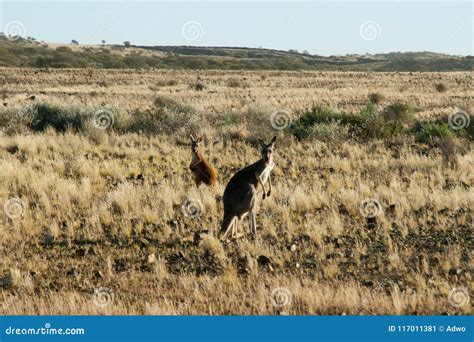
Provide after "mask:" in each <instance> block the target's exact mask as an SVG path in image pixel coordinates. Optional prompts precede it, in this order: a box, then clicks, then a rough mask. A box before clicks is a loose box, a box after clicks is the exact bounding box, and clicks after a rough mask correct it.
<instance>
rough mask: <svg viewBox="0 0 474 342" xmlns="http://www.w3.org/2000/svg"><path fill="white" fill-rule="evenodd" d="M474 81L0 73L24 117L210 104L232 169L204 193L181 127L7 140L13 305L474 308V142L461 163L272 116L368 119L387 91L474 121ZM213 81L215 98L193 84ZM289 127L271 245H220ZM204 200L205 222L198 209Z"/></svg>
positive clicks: (209, 133) (8, 296)
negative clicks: (308, 132)
mask: <svg viewBox="0 0 474 342" xmlns="http://www.w3.org/2000/svg"><path fill="white" fill-rule="evenodd" d="M472 76H473V74H472V73H467V72H466V73H463V72H456V73H363V72H276V71H268V72H263V71H262V72H246V71H202V72H200V73H199V74H198V73H197V72H193V71H184V70H176V71H171V70H167V71H165V70H94V69H88V70H37V69H7V68H4V69H0V86H1V88H0V96H1V97H2V102H3V106H4V108H6V109H15V110H17V109H18V110H20V109H21V108H24V107H26V106H29V105H31V104H32V103H37V102H48V103H51V104H57V105H60V106H65V107H68V108H72V107H81V108H82V107H85V108H92V109H94V110H95V109H98V108H110V109H113V110H114V113H119V115H122V116H127V115H128V116H132V115H134V113H135V112H136V111H148V110H151V109H152V108H153V106H154V104H153V103H154V99H155V98H156V97H157V96H166V97H168V98H172V99H174V100H176V101H179V102H180V103H183V104H186V105H189V106H192V107H193V108H195V109H196V111H197V112H198V113H199V123H200V124H199V125H198V126H199V132H197V133H200V134H203V135H204V136H205V141H206V146H205V150H204V153H205V155H206V156H207V158H208V160H209V161H210V162H211V164H212V165H213V166H214V167H215V169H216V170H217V173H218V185H217V186H216V187H215V188H212V189H211V188H207V187H205V186H201V187H199V188H196V186H195V185H194V182H193V178H192V174H191V172H190V170H189V168H188V166H189V163H190V161H191V150H190V147H189V139H188V136H187V127H179V125H177V126H175V130H174V131H166V132H162V133H160V134H153V135H146V134H140V133H120V132H117V131H114V130H113V127H112V129H109V130H98V129H95V128H94V127H90V129H88V130H87V131H85V132H74V131H67V132H65V133H59V132H56V131H54V130H53V129H48V130H46V131H44V132H39V133H38V132H36V133H32V132H20V133H16V134H4V135H2V136H0V160H1V165H2V167H1V168H0V204H1V205H2V207H1V208H3V209H4V210H3V211H1V212H0V257H1V258H0V310H1V313H2V314H14V315H17V314H30V315H31V314H55V315H59V314H66V315H67V314H86V315H88V314H107V315H109V314H147V315H148V314H165V315H174V314H180V315H188V314H204V315H224V314H226V315H233V314H238V315H240V314H252V315H254V314H255V315H262V314H270V315H273V314H290V315H293V314H298V315H300V314H303V315H306V314H338V315H339V314H453V315H457V314H469V313H472V306H471V303H470V298H469V296H470V293H471V291H472V281H473V279H472V268H473V245H474V244H473V242H474V239H473V231H472V226H473V225H472V208H473V192H472V185H473V180H474V178H473V175H472V170H473V161H474V153H473V152H472V146H471V144H472V142H471V141H468V140H462V141H458V144H460V145H462V148H461V150H463V151H464V152H463V153H459V154H457V155H456V163H454V164H450V163H446V162H445V161H444V159H443V155H442V153H441V151H440V150H439V149H436V148H429V147H427V146H423V145H422V144H417V143H414V142H413V141H410V140H404V139H398V140H397V141H394V142H388V141H383V140H370V141H357V140H350V139H347V140H346V139H328V140H327V141H324V139H322V140H321V139H319V140H318V139H315V140H303V141H298V140H296V139H295V138H294V137H293V136H291V135H290V134H288V133H287V132H286V131H285V130H275V129H274V128H273V127H272V125H271V123H270V116H271V113H272V112H274V111H275V110H280V111H281V110H284V111H285V112H286V113H288V115H290V116H294V117H296V116H297V115H298V113H301V112H302V111H304V110H305V109H307V108H309V107H311V106H312V105H314V104H323V105H326V106H330V107H333V108H338V109H341V110H344V111H348V112H351V111H357V110H359V109H360V108H362V107H364V105H365V104H366V103H367V98H368V96H369V94H370V93H373V92H378V93H380V94H383V96H384V98H385V99H384V100H383V102H382V104H380V105H379V106H384V103H390V102H392V101H396V100H402V101H407V102H409V103H411V104H412V105H413V106H414V107H415V108H416V116H417V117H418V118H430V117H434V116H438V115H448V114H450V113H452V112H453V111H455V110H456V108H463V109H464V110H466V111H470V112H471V113H472V109H473V108H474V107H473V104H474V102H473V99H474V92H473V89H472ZM198 77H199V79H200V80H201V82H202V83H204V84H205V86H206V87H205V89H204V90H202V91H197V90H194V89H192V88H190V86H189V84H190V83H193V82H195V81H196V79H197V78H198ZM170 80H171V81H170ZM230 80H233V81H230ZM438 82H443V83H444V84H445V85H446V87H447V89H446V91H444V92H438V91H436V89H435V84H436V83H438ZM33 95H34V96H35V98H34V100H32V99H29V98H30V97H31V96H33ZM228 118H231V120H230V122H228V121H226V120H227V119H228ZM211 119H212V120H211ZM471 124H472V123H471ZM273 135H276V136H277V144H276V156H275V162H276V164H277V165H276V167H275V169H274V170H273V173H272V180H273V191H272V195H271V197H269V198H267V199H265V200H263V201H260V203H259V207H260V210H259V212H258V214H257V232H258V238H257V239H256V240H255V241H253V240H251V239H249V238H248V237H247V235H244V237H242V238H240V239H237V240H229V241H225V242H222V241H219V240H218V239H217V231H218V228H219V225H220V222H221V219H222V211H223V208H222V203H221V201H220V198H221V196H222V194H223V191H224V188H225V185H226V182H227V181H228V180H229V179H230V177H231V176H232V175H233V174H234V173H235V172H236V171H237V170H239V169H240V168H242V167H244V166H245V165H248V164H250V163H253V162H254V161H256V160H258V159H259V151H258V149H257V144H255V139H256V138H257V137H261V138H263V139H264V140H266V141H267V142H268V141H269V139H270V138H271V137H272V136H273ZM215 141H218V142H217V143H214V142H215ZM368 199H373V200H375V201H376V202H378V203H380V205H381V207H380V208H379V209H381V210H380V211H379V212H378V215H377V216H376V217H375V218H370V217H369V218H367V217H365V216H364V215H363V214H364V213H363V211H362V212H361V210H360V209H361V204H362V203H364V201H366V200H368ZM186 200H191V201H194V202H195V203H198V204H200V205H202V212H201V213H200V215H198V216H197V217H192V215H191V216H189V215H185V214H186V211H183V210H182V203H183V202H184V201H186ZM247 226H248V223H247V221H244V222H243V223H241V225H240V229H241V232H245V233H247Z"/></svg>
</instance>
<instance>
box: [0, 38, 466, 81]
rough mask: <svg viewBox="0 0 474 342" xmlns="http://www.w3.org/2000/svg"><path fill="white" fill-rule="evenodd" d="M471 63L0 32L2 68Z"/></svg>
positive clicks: (398, 67) (433, 66) (391, 67)
mask: <svg viewBox="0 0 474 342" xmlns="http://www.w3.org/2000/svg"><path fill="white" fill-rule="evenodd" d="M473 61H474V57H473V56H452V55H447V54H440V53H433V52H427V51H424V52H390V53H386V54H374V55H357V54H352V55H345V56H329V57H325V56H318V55H311V54H308V53H301V52H298V51H295V50H290V51H281V50H273V49H265V48H258V49H257V48H245V47H205V46H136V45H131V44H130V45H129V46H127V47H125V46H123V45H79V44H77V43H76V44H70V45H67V44H54V43H45V42H38V41H36V40H35V39H33V38H29V39H23V38H18V39H15V38H13V39H12V38H7V37H5V36H4V35H1V34H0V67H31V68H106V69H110V68H119V69H120V68H145V69H147V68H168V69H179V68H184V69H229V70H257V69H261V70H327V71H387V72H388V71H390V72H393V71H412V72H413V71H472V70H473Z"/></svg>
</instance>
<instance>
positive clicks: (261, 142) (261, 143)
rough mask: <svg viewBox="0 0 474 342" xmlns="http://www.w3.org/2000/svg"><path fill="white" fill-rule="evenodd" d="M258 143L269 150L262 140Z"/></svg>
mask: <svg viewBox="0 0 474 342" xmlns="http://www.w3.org/2000/svg"><path fill="white" fill-rule="evenodd" d="M258 143H259V144H260V146H261V147H262V148H267V144H265V143H264V142H263V140H262V139H260V138H258Z"/></svg>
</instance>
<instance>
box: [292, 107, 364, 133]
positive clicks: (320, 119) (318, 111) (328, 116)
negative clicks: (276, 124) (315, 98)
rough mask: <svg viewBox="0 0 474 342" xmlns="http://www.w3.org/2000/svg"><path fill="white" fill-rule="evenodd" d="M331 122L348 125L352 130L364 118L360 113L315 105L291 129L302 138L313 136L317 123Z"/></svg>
mask: <svg viewBox="0 0 474 342" xmlns="http://www.w3.org/2000/svg"><path fill="white" fill-rule="evenodd" d="M330 123H337V124H338V125H340V126H346V127H348V129H349V130H350V131H353V129H354V128H355V127H361V126H362V123H363V119H362V117H361V116H360V115H353V114H345V113H340V112H336V111H334V110H332V109H331V108H328V107H313V108H312V109H311V110H309V111H307V112H305V113H303V114H302V115H301V116H300V117H299V118H298V119H297V120H296V121H295V122H294V123H293V125H292V126H291V131H292V133H293V134H294V135H295V136H296V138H297V139H299V140H302V139H306V138H308V137H310V136H313V133H314V131H315V129H317V128H315V126H316V125H320V124H330Z"/></svg>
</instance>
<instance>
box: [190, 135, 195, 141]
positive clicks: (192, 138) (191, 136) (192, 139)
mask: <svg viewBox="0 0 474 342" xmlns="http://www.w3.org/2000/svg"><path fill="white" fill-rule="evenodd" d="M189 137H190V138H191V141H192V142H195V141H196V140H194V137H193V135H192V134H190V135H189Z"/></svg>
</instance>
